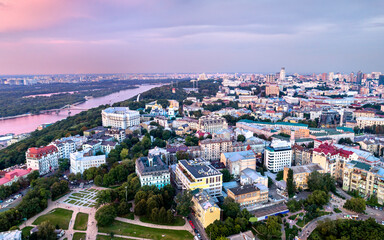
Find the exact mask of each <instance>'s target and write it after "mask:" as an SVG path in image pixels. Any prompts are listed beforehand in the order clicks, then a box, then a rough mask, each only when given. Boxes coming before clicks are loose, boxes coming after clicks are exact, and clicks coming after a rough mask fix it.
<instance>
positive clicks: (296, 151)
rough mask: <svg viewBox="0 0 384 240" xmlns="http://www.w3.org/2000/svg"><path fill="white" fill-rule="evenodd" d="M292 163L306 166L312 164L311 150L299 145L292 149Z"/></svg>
mask: <svg viewBox="0 0 384 240" xmlns="http://www.w3.org/2000/svg"><path fill="white" fill-rule="evenodd" d="M292 161H293V163H294V164H295V165H297V166H300V165H306V164H309V163H311V162H312V150H311V149H308V148H306V147H303V146H300V145H297V144H295V145H293V147H292Z"/></svg>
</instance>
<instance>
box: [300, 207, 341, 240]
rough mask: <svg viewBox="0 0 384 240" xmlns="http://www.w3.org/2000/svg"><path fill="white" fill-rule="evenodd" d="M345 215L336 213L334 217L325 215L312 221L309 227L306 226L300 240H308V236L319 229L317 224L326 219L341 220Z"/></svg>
mask: <svg viewBox="0 0 384 240" xmlns="http://www.w3.org/2000/svg"><path fill="white" fill-rule="evenodd" d="M343 215H344V214H343V213H334V214H332V215H325V216H321V217H319V218H316V219H314V220H312V221H311V222H309V223H308V224H307V225H305V226H304V228H303V229H302V231H301V233H300V234H299V238H300V239H301V240H306V239H307V238H308V236H309V235H311V233H312V231H313V230H315V228H316V227H317V223H318V222H319V221H322V220H325V219H326V218H329V219H331V220H336V219H339V218H343Z"/></svg>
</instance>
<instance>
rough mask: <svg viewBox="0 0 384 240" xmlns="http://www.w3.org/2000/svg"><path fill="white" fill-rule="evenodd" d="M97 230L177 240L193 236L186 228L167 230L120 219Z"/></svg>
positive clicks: (156, 239) (155, 238) (155, 239)
mask: <svg viewBox="0 0 384 240" xmlns="http://www.w3.org/2000/svg"><path fill="white" fill-rule="evenodd" d="M99 232H103V233H107V234H109V233H111V232H113V233H114V234H116V235H124V236H131V237H141V238H149V239H154V240H158V239H169V240H179V239H193V236H192V234H191V233H190V232H188V231H186V230H169V229H161V228H149V227H144V226H139V225H135V224H130V223H124V222H120V221H116V220H115V221H114V222H113V223H112V224H111V225H110V226H107V227H99ZM162 235H164V237H162Z"/></svg>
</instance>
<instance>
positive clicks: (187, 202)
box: [175, 191, 193, 217]
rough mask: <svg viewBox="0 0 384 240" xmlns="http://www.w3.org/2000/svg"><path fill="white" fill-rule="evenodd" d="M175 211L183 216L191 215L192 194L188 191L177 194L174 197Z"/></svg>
mask: <svg viewBox="0 0 384 240" xmlns="http://www.w3.org/2000/svg"><path fill="white" fill-rule="evenodd" d="M175 201H176V204H177V206H176V211H177V212H178V213H179V214H180V215H182V216H184V217H187V216H188V215H189V214H190V213H191V207H192V205H193V203H192V194H191V192H190V191H184V192H183V193H179V194H177V196H176V199H175Z"/></svg>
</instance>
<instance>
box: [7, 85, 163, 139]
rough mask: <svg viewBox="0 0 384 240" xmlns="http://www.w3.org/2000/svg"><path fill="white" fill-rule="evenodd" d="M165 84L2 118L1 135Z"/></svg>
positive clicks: (127, 90) (144, 86) (62, 117)
mask: <svg viewBox="0 0 384 240" xmlns="http://www.w3.org/2000/svg"><path fill="white" fill-rule="evenodd" d="M162 85H163V84H153V85H152V84H151V85H149V84H143V85H139V86H138V87H137V88H131V89H125V90H121V91H119V92H114V93H112V94H108V95H106V96H103V97H94V98H91V99H89V100H87V101H85V102H83V103H80V104H78V105H76V106H75V107H74V108H73V109H70V110H68V109H61V110H59V111H57V112H55V111H52V112H49V113H43V114H37V115H33V114H23V115H22V116H18V117H12V118H7V117H6V119H2V120H0V135H4V134H7V133H14V134H21V133H30V132H33V131H35V130H36V128H37V127H38V126H39V125H41V124H46V123H55V122H57V121H60V120H63V119H66V118H67V117H69V116H74V115H76V114H78V113H80V112H82V111H84V110H88V109H90V108H95V107H98V106H100V105H108V104H109V105H112V104H114V103H116V102H120V101H124V100H127V99H130V98H132V97H135V96H137V95H138V94H140V93H143V92H146V91H148V90H150V89H152V88H154V87H159V86H162Z"/></svg>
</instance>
